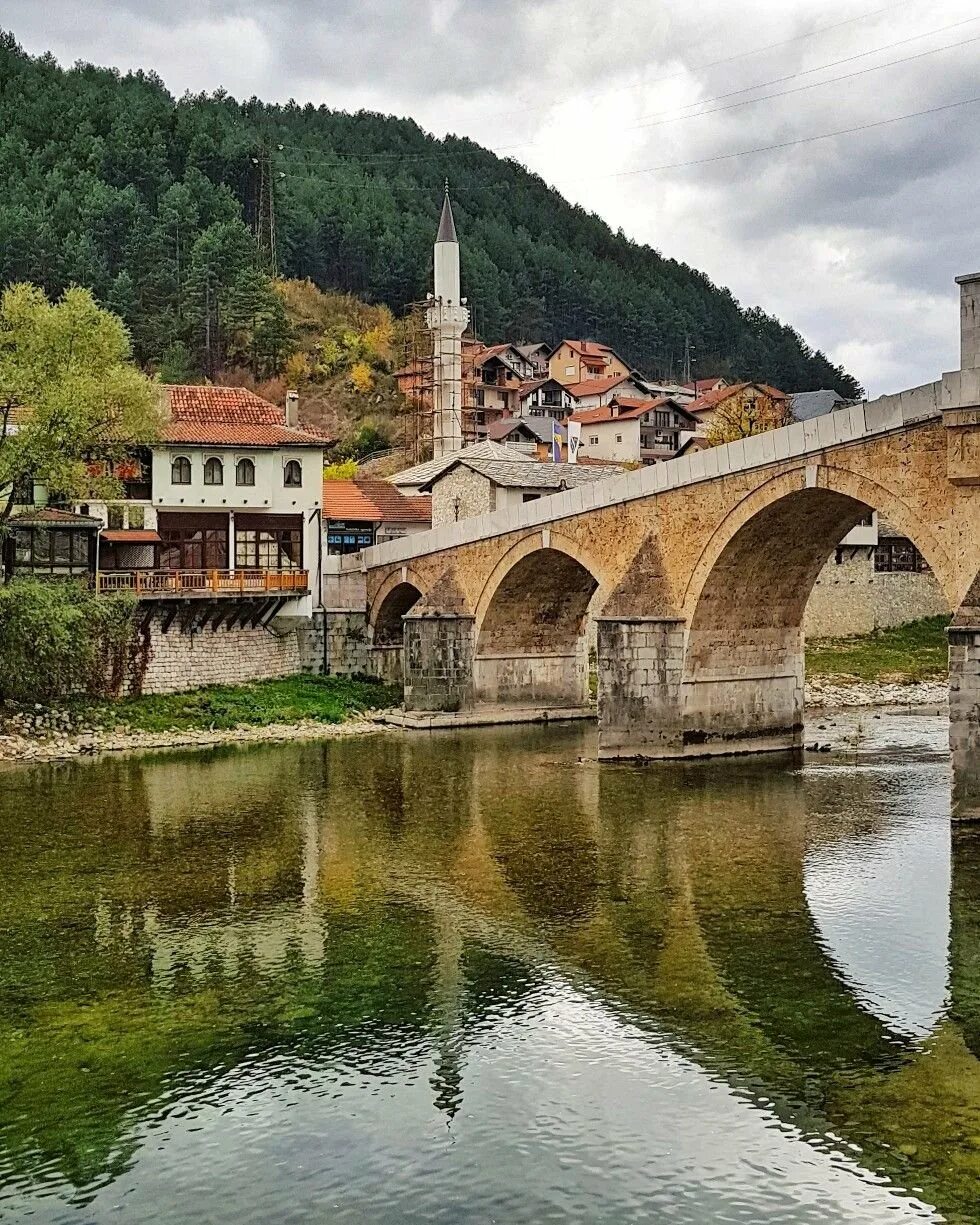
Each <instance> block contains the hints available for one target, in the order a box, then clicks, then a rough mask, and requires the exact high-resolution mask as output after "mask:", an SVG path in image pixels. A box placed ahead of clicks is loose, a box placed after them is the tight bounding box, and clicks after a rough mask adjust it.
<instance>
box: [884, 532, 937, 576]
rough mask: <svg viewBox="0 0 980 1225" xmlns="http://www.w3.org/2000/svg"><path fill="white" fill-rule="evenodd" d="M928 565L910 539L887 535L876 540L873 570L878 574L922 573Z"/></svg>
mask: <svg viewBox="0 0 980 1225" xmlns="http://www.w3.org/2000/svg"><path fill="white" fill-rule="evenodd" d="M928 569H929V566H928V563H927V562H926V559H925V558H924V557H923V556H922V554H921V553H920V552H919V550H918V549H917V548H916V547H915V545H914V544H913V543H912V541H911V540H907V539H906V538H905V537H904V536H888V537H886V538H885V539H884V540H879V541H878V547H877V548H876V549H875V570H876V572H877V573H878V574H896V573H900V574H924V573H926V572H927V571H928Z"/></svg>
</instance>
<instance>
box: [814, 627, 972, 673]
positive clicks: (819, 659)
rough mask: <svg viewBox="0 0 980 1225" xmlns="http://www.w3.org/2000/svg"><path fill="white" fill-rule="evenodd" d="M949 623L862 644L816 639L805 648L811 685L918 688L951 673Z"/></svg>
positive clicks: (886, 633)
mask: <svg viewBox="0 0 980 1225" xmlns="http://www.w3.org/2000/svg"><path fill="white" fill-rule="evenodd" d="M948 625H949V617H928V618H926V619H925V620H923V621H912V622H910V623H909V624H908V625H901V626H898V627H897V628H896V629H889V630H876V631H875V632H874V633H873V634H866V635H862V636H861V637H857V638H815V639H812V640H810V641H808V642H807V644H806V673H807V678H808V679H811V680H812V679H815V678H817V677H821V678H826V679H827V680H830V679H832V680H833V681H835V682H836V683H838V684H858V683H876V682H877V683H880V684H909V685H910V684H917V683H919V682H922V681H934V680H942V679H944V678H945V677H946V676H947V675H948V672H949V655H948V647H947V640H946V627H947V626H948Z"/></svg>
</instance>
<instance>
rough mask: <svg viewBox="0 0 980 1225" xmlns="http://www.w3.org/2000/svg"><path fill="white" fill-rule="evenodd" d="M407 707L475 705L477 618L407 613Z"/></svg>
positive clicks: (451, 708) (460, 707)
mask: <svg viewBox="0 0 980 1225" xmlns="http://www.w3.org/2000/svg"><path fill="white" fill-rule="evenodd" d="M404 625H405V709H406V710H438V711H457V710H468V709H469V708H470V707H471V706H472V705H473V618H472V617H455V616H418V617H413V616H411V615H409V616H407V617H406V618H405V621H404Z"/></svg>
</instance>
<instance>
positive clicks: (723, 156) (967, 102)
mask: <svg viewBox="0 0 980 1225" xmlns="http://www.w3.org/2000/svg"><path fill="white" fill-rule="evenodd" d="M977 102H980V97H977V98H964V99H963V100H962V101H961V102H948V103H947V104H946V105H945V106H933V107H930V108H929V109H928V110H924V111H911V112H910V113H909V114H907V115H893V116H892V117H891V118H890V119H876V120H875V121H874V122H872V123H860V124H857V125H856V126H855V127H853V128H839V129H838V130H837V131H836V132H821V133H820V134H819V135H817V136H802V137H800V138H799V139H798V140H783V141H780V142H779V143H778V144H775V145H758V146H757V147H756V148H754V149H740V150H739V151H738V152H736V153H718V154H716V155H715V156H714V157H696V158H692V159H691V160H690V161H686V162H664V163H663V164H662V165H660V166H646V167H644V168H642V169H638V170H618V171H616V172H615V173H613V174H601V175H589V181H590V182H594V181H595V180H596V179H625V178H630V177H632V176H634V175H638V174H653V173H655V172H656V171H658V170H679V169H682V168H683V167H686V166H706V165H708V164H709V163H711V162H725V161H729V160H731V159H732V158H736V157H748V156H749V155H750V154H752V153H771V152H773V150H776V149H789V148H792V147H793V146H794V145H808V144H811V143H812V142H813V141H816V140H830V139H831V138H832V137H834V136H850V135H851V134H852V133H853V132H867V131H869V130H870V129H871V128H883V127H885V126H887V125H888V124H890V123H901V122H903V121H904V120H906V119H918V118H920V117H921V116H923V115H938V114H941V113H942V112H943V111H952V110H956V108H957V107H960V106H973V105H975V104H976V103H977Z"/></svg>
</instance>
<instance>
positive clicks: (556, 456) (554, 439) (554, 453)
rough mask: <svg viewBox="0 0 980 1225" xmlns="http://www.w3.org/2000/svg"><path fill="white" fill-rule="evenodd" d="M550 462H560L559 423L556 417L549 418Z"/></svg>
mask: <svg viewBox="0 0 980 1225" xmlns="http://www.w3.org/2000/svg"><path fill="white" fill-rule="evenodd" d="M551 462H552V463H555V464H560V463H561V423H560V422H559V420H558V418H557V417H552V418H551Z"/></svg>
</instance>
